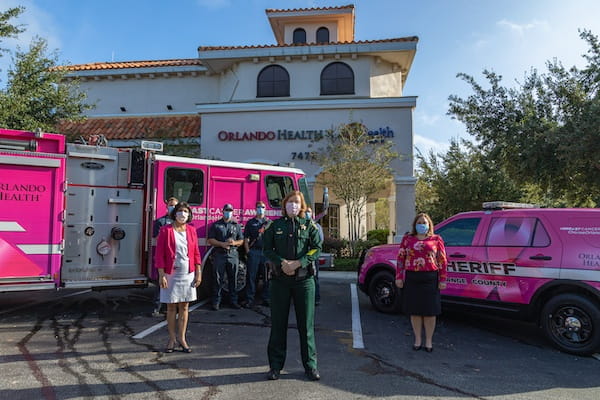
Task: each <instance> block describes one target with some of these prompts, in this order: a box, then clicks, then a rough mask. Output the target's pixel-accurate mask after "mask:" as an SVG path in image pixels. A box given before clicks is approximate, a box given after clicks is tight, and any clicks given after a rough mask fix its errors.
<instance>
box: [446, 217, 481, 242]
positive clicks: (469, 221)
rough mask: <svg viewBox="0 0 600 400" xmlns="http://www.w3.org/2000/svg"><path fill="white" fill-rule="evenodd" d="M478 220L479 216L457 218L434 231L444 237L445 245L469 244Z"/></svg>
mask: <svg viewBox="0 0 600 400" xmlns="http://www.w3.org/2000/svg"><path fill="white" fill-rule="evenodd" d="M479 221H481V218H462V219H457V220H454V221H452V222H450V223H448V224H446V225H444V226H443V227H441V228H440V229H437V230H436V232H435V233H437V234H438V235H440V236H441V237H442V239H444V244H445V245H446V246H471V244H472V243H473V237H475V232H476V231H477V227H478V226H479Z"/></svg>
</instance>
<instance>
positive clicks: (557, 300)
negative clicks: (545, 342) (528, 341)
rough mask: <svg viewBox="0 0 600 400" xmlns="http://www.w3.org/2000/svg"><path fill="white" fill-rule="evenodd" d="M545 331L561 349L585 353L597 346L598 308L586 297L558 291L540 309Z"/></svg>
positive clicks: (599, 331) (599, 343) (599, 341)
mask: <svg viewBox="0 0 600 400" xmlns="http://www.w3.org/2000/svg"><path fill="white" fill-rule="evenodd" d="M542 329H543V330H544V334H545V335H546V336H547V337H548V339H550V340H551V341H552V343H554V345H556V346H557V347H558V348H560V349H561V350H563V351H565V352H567V353H572V354H577V355H588V354H591V353H593V352H594V351H595V350H596V349H598V347H600V309H599V308H598V305H597V304H595V303H594V302H593V301H591V300H590V299H588V298H587V297H584V296H581V295H578V294H561V295H558V296H556V297H553V298H551V299H550V300H548V302H547V303H546V304H545V305H544V308H543V309H542Z"/></svg>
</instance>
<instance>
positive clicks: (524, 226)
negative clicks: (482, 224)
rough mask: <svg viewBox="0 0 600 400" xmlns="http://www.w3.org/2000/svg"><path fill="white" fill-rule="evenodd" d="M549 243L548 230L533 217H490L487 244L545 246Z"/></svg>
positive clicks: (496, 245)
mask: <svg viewBox="0 0 600 400" xmlns="http://www.w3.org/2000/svg"><path fill="white" fill-rule="evenodd" d="M549 244H550V237H549V236H548V232H547V231H546V229H545V228H544V226H543V225H542V223H541V221H539V220H538V219H537V218H533V217H500V218H492V222H491V224H490V230H489V231H488V236H487V240H486V245H487V246H495V247H498V246H504V247H531V246H533V247H545V246H548V245H549Z"/></svg>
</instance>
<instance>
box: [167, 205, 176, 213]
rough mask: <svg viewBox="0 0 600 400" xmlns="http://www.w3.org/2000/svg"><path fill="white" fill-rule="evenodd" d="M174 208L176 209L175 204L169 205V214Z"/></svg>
mask: <svg viewBox="0 0 600 400" xmlns="http://www.w3.org/2000/svg"><path fill="white" fill-rule="evenodd" d="M174 209H175V206H168V207H167V210H169V214H171V213H172V212H173V210H174Z"/></svg>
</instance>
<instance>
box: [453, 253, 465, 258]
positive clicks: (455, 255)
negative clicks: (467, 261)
mask: <svg viewBox="0 0 600 400" xmlns="http://www.w3.org/2000/svg"><path fill="white" fill-rule="evenodd" d="M450 257H455V258H465V257H467V256H466V255H465V254H460V253H454V254H450Z"/></svg>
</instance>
